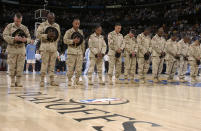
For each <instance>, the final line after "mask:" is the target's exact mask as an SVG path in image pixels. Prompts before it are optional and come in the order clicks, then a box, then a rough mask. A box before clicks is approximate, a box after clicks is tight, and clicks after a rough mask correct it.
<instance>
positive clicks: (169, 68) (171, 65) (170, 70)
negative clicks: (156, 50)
mask: <svg viewBox="0 0 201 131" xmlns="http://www.w3.org/2000/svg"><path fill="white" fill-rule="evenodd" d="M177 65H178V62H177V61H176V60H173V59H169V60H166V74H167V75H168V79H173V78H174V75H175V73H176V71H177Z"/></svg>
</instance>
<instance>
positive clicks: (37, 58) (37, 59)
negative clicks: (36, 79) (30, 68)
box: [35, 50, 41, 72]
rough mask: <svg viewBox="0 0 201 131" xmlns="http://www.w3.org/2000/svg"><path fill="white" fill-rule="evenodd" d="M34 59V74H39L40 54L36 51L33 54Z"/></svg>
mask: <svg viewBox="0 0 201 131" xmlns="http://www.w3.org/2000/svg"><path fill="white" fill-rule="evenodd" d="M35 58H36V65H35V66H36V70H35V71H36V72H39V71H40V68H41V55H40V52H39V51H38V50H37V51H36V54H35Z"/></svg>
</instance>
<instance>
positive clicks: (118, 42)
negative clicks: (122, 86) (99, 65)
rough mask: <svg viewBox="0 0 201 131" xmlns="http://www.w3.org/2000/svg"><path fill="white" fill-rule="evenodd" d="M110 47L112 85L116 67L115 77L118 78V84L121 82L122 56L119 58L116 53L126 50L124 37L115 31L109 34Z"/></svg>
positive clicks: (109, 73)
mask: <svg viewBox="0 0 201 131" xmlns="http://www.w3.org/2000/svg"><path fill="white" fill-rule="evenodd" d="M108 46H109V53H108V56H109V72H108V75H109V77H110V78H109V79H110V84H112V76H113V70H114V67H115V77H116V78H117V81H116V82H119V77H120V73H121V56H120V57H119V58H116V57H115V53H116V51H117V50H118V49H121V50H123V49H124V46H125V45H124V42H123V35H122V34H120V33H118V34H117V33H116V32H115V31H112V32H110V33H109V34H108Z"/></svg>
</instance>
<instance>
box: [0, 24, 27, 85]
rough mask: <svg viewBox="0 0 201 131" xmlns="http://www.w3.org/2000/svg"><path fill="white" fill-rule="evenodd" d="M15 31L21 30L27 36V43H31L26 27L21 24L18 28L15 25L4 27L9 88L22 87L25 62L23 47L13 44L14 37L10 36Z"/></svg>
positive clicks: (22, 45)
mask: <svg viewBox="0 0 201 131" xmlns="http://www.w3.org/2000/svg"><path fill="white" fill-rule="evenodd" d="M17 29H21V30H23V31H24V32H25V34H26V36H27V43H30V42H31V37H30V34H29V30H28V28H27V27H26V26H24V25H22V24H21V25H20V26H19V27H18V26H16V25H15V23H10V24H8V25H7V26H6V28H5V30H4V31H3V38H4V40H5V41H6V42H7V43H8V46H7V51H8V65H9V75H10V77H11V86H22V85H21V77H22V73H23V69H24V61H25V45H24V44H16V43H15V42H14V37H12V34H13V33H14V32H15V31H16V30H17ZM15 77H16V82H15Z"/></svg>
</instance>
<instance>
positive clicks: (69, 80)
mask: <svg viewBox="0 0 201 131" xmlns="http://www.w3.org/2000/svg"><path fill="white" fill-rule="evenodd" d="M68 86H72V80H71V78H68Z"/></svg>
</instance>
